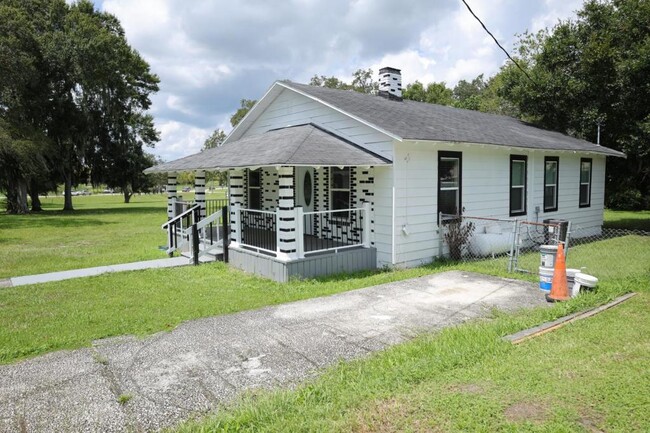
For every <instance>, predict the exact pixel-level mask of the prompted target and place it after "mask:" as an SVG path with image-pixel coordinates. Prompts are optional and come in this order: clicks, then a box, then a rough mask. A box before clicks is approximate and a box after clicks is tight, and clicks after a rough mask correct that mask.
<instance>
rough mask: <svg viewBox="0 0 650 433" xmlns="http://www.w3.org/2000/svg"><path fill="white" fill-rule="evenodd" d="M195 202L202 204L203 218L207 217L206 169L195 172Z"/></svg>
mask: <svg viewBox="0 0 650 433" xmlns="http://www.w3.org/2000/svg"><path fill="white" fill-rule="evenodd" d="M194 202H195V203H196V204H198V205H199V206H201V213H200V214H201V219H203V218H205V171H203V170H196V171H195V172H194Z"/></svg>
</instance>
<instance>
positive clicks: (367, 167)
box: [148, 68, 624, 281]
mask: <svg viewBox="0 0 650 433" xmlns="http://www.w3.org/2000/svg"><path fill="white" fill-rule="evenodd" d="M607 156H624V155H623V154H622V153H620V152H618V151H615V150H612V149H608V148H606V147H603V146H599V145H596V144H593V143H590V142H587V141H584V140H580V139H576V138H572V137H569V136H567V135H564V134H561V133H558V132H553V131H548V130H543V129H540V128H536V127H534V126H531V125H529V124H526V123H524V122H522V121H520V120H517V119H514V118H510V117H506V116H499V115H493V114H486V113H480V112H477V111H470V110H462V109H457V108H452V107H447V106H440V105H434V104H427V103H420V102H413V101H407V100H402V98H401V75H400V71H399V70H397V69H393V68H383V69H382V70H381V71H380V91H379V94H378V95H369V94H362V93H358V92H354V91H345V90H336V89H329V88H323V87H315V86H309V85H305V84H297V83H293V82H289V81H278V82H275V83H274V84H273V85H272V86H271V88H270V89H269V90H268V91H267V92H266V94H265V95H264V96H263V97H262V98H261V99H260V100H259V102H258V103H257V104H256V105H255V106H254V107H253V108H252V109H251V110H250V112H249V113H248V114H247V116H246V117H245V118H244V119H243V120H242V121H241V122H240V123H239V125H237V127H236V128H235V129H233V131H232V132H231V133H230V135H229V136H228V138H227V139H226V140H225V142H224V143H223V145H222V146H221V147H218V148H215V149H211V150H207V151H204V152H201V153H199V154H196V155H191V156H188V157H185V158H182V159H179V160H176V161H171V162H168V163H165V164H162V165H159V166H156V167H152V168H151V169H149V170H148V172H154V171H155V172H167V173H169V176H170V188H168V194H169V198H170V201H171V200H173V198H174V196H175V173H177V172H181V171H187V170H196V171H197V173H198V176H197V179H201V178H202V176H201V173H202V172H204V171H223V170H227V171H228V173H229V179H230V182H229V197H230V203H229V204H230V215H231V221H230V229H231V234H230V241H231V242H230V263H231V264H233V265H234V266H237V267H240V268H243V269H245V270H248V271H252V272H255V273H259V274H262V275H265V276H268V277H271V278H274V279H276V280H280V281H285V280H287V279H288V278H289V277H291V276H292V275H299V276H306V277H310V276H315V275H322V274H330V273H339V272H348V271H352V270H358V269H363V268H374V267H382V266H385V265H387V266H416V265H420V264H423V263H427V262H430V261H432V260H433V259H434V258H435V257H437V256H439V255H441V254H442V251H441V242H440V239H439V237H440V230H439V224H440V222H439V221H438V219H439V217H438V215H439V213H440V212H442V213H446V214H455V213H457V212H459V211H461V210H462V212H463V213H465V214H467V215H472V216H485V217H496V218H510V217H516V218H520V219H527V220H531V221H542V220H544V219H547V218H555V219H565V220H570V221H572V223H573V224H577V225H579V226H580V227H582V228H593V229H594V230H600V227H601V225H602V223H603V203H604V185H605V159H606V157H607ZM199 182H201V181H200V180H199ZM199 190H200V188H199ZM197 202H199V203H200V204H201V203H202V202H203V201H202V199H201V197H200V191H199V196H198V197H197ZM170 212H172V211H170ZM171 216H172V214H171V213H170V217H171Z"/></svg>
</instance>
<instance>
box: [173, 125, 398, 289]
mask: <svg viewBox="0 0 650 433" xmlns="http://www.w3.org/2000/svg"><path fill="white" fill-rule="evenodd" d="M179 163H180V165H179ZM387 164H390V161H388V160H386V159H385V158H382V157H381V156H379V155H376V154H373V153H371V152H368V151H367V150H366V149H363V148H360V147H358V146H356V145H355V144H353V143H351V142H349V141H347V140H345V139H343V138H341V137H339V136H337V135H334V134H332V133H331V132H329V131H326V130H324V129H323V128H321V127H318V126H316V125H313V124H306V125H298V126H292V127H287V128H281V129H277V130H272V131H267V132H266V133H264V134H260V135H255V136H250V137H245V138H242V139H240V140H237V141H233V142H229V143H225V144H224V145H222V146H221V147H218V148H215V149H210V150H208V151H204V152H202V153H201V154H198V155H192V156H190V157H187V158H184V159H181V160H178V161H176V166H175V168H176V169H177V170H178V169H180V168H181V165H182V166H184V167H187V168H188V169H189V168H190V167H191V168H192V169H194V170H197V173H199V174H201V173H202V172H204V171H225V172H227V173H228V206H229V209H228V215H229V221H228V222H227V223H228V236H227V239H226V242H227V241H229V242H227V243H228V250H229V254H228V256H229V263H230V264H231V265H233V266H235V267H237V268H240V269H242V270H244V271H247V272H252V273H255V274H258V275H261V276H264V277H268V278H272V279H274V280H276V281H288V280H289V279H290V278H292V277H302V278H310V277H316V276H320V275H329V274H337V273H346V272H354V271H358V270H363V269H373V268H376V266H377V259H376V250H375V248H374V245H373V244H374V242H373V237H374V233H373V213H374V209H373V206H374V169H375V167H376V166H378V165H387ZM198 177H200V176H197V178H198ZM173 189H175V185H173ZM168 192H169V189H168ZM170 200H173V198H170ZM197 203H199V204H200V202H199V198H198V196H197ZM172 207H173V205H172ZM204 207H205V204H203V208H204ZM203 208H201V209H203ZM201 213H202V214H203V215H206V213H205V210H202V212H201ZM207 218H210V215H207Z"/></svg>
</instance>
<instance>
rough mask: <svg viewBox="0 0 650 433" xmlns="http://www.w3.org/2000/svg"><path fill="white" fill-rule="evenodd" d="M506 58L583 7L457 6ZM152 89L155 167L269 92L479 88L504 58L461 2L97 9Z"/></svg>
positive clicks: (515, 1)
mask: <svg viewBox="0 0 650 433" xmlns="http://www.w3.org/2000/svg"><path fill="white" fill-rule="evenodd" d="M467 2H468V3H469V5H470V6H471V7H472V9H473V10H474V12H475V13H476V14H477V15H478V16H479V17H480V18H481V19H482V20H483V22H484V23H485V24H486V26H487V27H488V28H489V29H490V30H491V31H492V32H493V33H494V35H495V36H496V37H497V38H498V39H499V41H500V42H501V43H502V45H503V46H504V47H506V48H507V49H509V50H511V49H512V47H513V44H514V43H515V41H516V36H515V35H516V34H521V33H523V32H524V31H526V30H529V31H537V30H539V29H541V28H544V27H550V26H553V25H554V24H555V23H557V21H558V20H559V19H562V20H564V19H567V18H571V17H573V16H574V15H575V11H576V10H578V9H580V7H581V4H582V1H581V0H535V1H529V0H467ZM95 5H96V7H97V8H99V9H101V10H104V11H108V12H110V13H112V14H114V15H116V16H117V17H118V18H119V20H120V21H121V23H122V25H123V26H124V29H125V31H126V35H127V38H128V40H129V42H130V44H131V45H132V46H133V47H134V48H135V49H137V50H138V51H139V52H140V53H141V54H142V56H143V57H144V58H145V59H146V60H147V61H148V62H149V64H150V65H151V68H152V70H153V72H155V73H156V74H158V75H159V76H160V79H161V85H160V92H159V93H158V94H157V95H155V97H154V98H153V101H154V103H153V110H152V113H153V115H154V116H155V119H156V126H157V128H158V129H159V130H160V132H161V137H162V140H161V142H160V143H158V144H157V145H156V149H155V151H154V153H156V154H157V155H159V156H161V157H162V158H163V159H164V160H171V159H175V158H179V157H182V156H185V155H189V154H191V153H195V152H197V151H199V150H200V148H201V146H202V144H203V141H204V140H205V139H206V138H207V137H208V136H209V135H210V133H211V132H212V131H213V130H214V129H216V128H221V129H224V130H225V131H226V132H229V131H230V129H231V128H230V123H229V118H230V115H231V114H232V113H233V112H234V111H235V110H236V109H237V108H238V107H239V101H240V100H241V99H242V98H247V99H259V98H260V97H261V96H262V95H263V94H264V92H265V91H266V90H267V89H268V88H269V86H270V85H271V84H272V83H273V81H275V80H278V79H290V80H293V81H297V82H303V83H306V82H309V79H310V78H311V77H312V76H313V75H314V74H318V75H327V76H330V75H334V76H337V77H339V78H340V79H343V80H344V81H347V82H349V81H351V79H352V77H351V76H352V73H353V72H354V71H355V70H357V69H359V68H364V69H367V68H372V70H373V71H374V72H375V73H377V71H378V69H379V68H380V67H382V66H392V67H396V68H399V69H402V81H403V83H404V85H406V84H408V83H411V82H413V81H415V80H420V81H421V82H423V83H428V82H431V81H445V82H446V83H447V84H448V85H449V86H451V87H453V86H454V85H455V84H456V83H457V82H458V80H461V79H468V80H470V79H472V78H474V77H476V76H477V75H478V74H481V73H484V74H485V75H486V77H488V76H490V75H492V74H494V73H495V72H497V71H498V69H499V67H500V66H501V65H502V64H503V62H504V54H503V53H502V52H501V51H500V50H499V49H498V47H497V46H496V45H495V44H494V42H493V41H492V40H491V39H490V38H489V36H488V35H487V34H486V33H485V32H484V30H483V29H482V28H481V26H480V24H479V23H478V22H477V21H475V19H474V18H473V17H472V16H471V15H470V14H469V12H468V11H467V9H466V8H465V6H464V5H463V4H462V2H461V1H460V0H392V1H390V0H349V1H345V0H328V1H325V0H282V1H269V0H266V1H263V0H251V1H244V0H239V1H233V0H229V1H224V0H191V1H188V0H138V1H133V0H103V1H100V0H95Z"/></svg>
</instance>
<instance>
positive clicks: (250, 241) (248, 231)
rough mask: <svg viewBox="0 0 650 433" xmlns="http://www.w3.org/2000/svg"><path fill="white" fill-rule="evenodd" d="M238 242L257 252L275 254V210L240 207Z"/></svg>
mask: <svg viewBox="0 0 650 433" xmlns="http://www.w3.org/2000/svg"><path fill="white" fill-rule="evenodd" d="M239 225H240V227H239V230H238V233H239V234H240V236H241V242H240V244H241V245H243V246H246V247H249V248H254V249H255V250H257V251H258V252H260V251H262V252H266V253H271V254H275V253H276V250H277V238H276V232H277V214H276V213H275V212H269V211H263V210H254V209H241V210H240V211H239Z"/></svg>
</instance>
